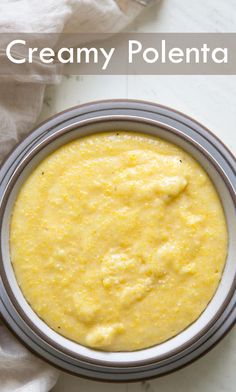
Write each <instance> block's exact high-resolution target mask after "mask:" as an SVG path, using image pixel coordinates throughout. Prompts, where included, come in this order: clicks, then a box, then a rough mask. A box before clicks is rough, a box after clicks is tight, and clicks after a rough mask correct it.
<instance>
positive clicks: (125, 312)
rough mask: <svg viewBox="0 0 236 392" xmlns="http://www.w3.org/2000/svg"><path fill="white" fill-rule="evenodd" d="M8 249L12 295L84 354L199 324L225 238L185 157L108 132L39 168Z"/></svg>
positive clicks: (27, 186)
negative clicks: (17, 293)
mask: <svg viewBox="0 0 236 392" xmlns="http://www.w3.org/2000/svg"><path fill="white" fill-rule="evenodd" d="M10 248H11V257H12V262H13V266H14V269H15V273H16V277H17V280H18V282H19V285H20V287H21V289H22V292H23V294H24V295H25V297H26V299H27V301H28V302H29V303H30V305H31V306H32V308H33V309H34V310H35V312H36V313H37V314H38V315H39V316H40V317H41V318H42V319H43V320H44V321H45V322H46V323H47V324H48V325H49V326H50V327H52V328H53V329H54V330H56V331H57V332H59V333H60V334H62V335H64V336H66V337H67V338H69V339H72V340H74V341H76V342H79V343H81V344H83V345H86V346H90V347H94V348H97V349H101V350H108V351H120V350H124V351H131V350H136V349H141V348H144V347H149V346H152V345H155V344H158V343H160V342H163V341H165V340H166V339H169V338H171V337H172V336H174V335H176V334H178V333H179V332H180V331H182V330H183V329H185V328H186V327H187V326H189V325H190V324H191V323H192V322H193V321H194V320H196V319H197V318H198V317H199V315H200V314H201V312H202V311H203V310H204V309H205V308H206V306H207V304H208V302H209V301H210V300H211V298H212V296H213V294H214V292H215V290H216V288H217V285H218V283H219V280H220V278H221V273H222V269H223V267H224V264H225V259H226V254H227V229H226V223H225V217H224V213H223V209H222V206H221V203H220V201H219V198H218V195H217V193H216V190H215V188H214V186H213V184H212V183H211V181H210V179H209V177H208V176H207V174H206V173H205V171H204V170H203V169H202V168H201V166H200V165H199V164H198V163H197V162H196V161H195V160H194V159H193V158H192V157H191V156H189V155H188V154H187V153H186V152H185V151H183V150H182V149H180V148H179V147H177V146H175V145H173V144H170V143H168V142H166V141H164V140H161V139H158V138H155V137H152V136H147V135H142V134H135V133H129V132H116V133H115V132H114V133H104V134H97V135H93V136H88V137H85V138H81V139H78V140H76V141H73V142H71V143H69V144H67V145H64V146H62V147H61V148H59V149H58V150H57V151H55V152H54V153H52V154H51V155H50V156H49V157H47V158H46V159H44V160H43V162H41V163H40V165H39V166H38V167H37V168H36V169H35V170H34V171H33V173H32V174H31V175H30V176H29V178H28V179H27V180H26V182H25V183H24V185H23V187H22V189H21V191H20V193H19V195H18V197H17V200H16V203H15V207H14V210H13V215H12V222H11V230H10Z"/></svg>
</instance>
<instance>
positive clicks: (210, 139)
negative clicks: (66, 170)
mask: <svg viewBox="0 0 236 392" xmlns="http://www.w3.org/2000/svg"><path fill="white" fill-rule="evenodd" d="M112 130H126V131H135V132H141V133H148V134H151V135H157V136H159V137H161V138H163V139H166V140H169V141H171V142H173V143H175V144H177V145H179V146H180V147H182V148H183V149H185V150H186V151H188V152H189V153H190V154H191V155H192V156H194V157H195V159H197V160H198V161H199V162H200V164H201V165H202V166H203V167H204V168H205V170H206V171H207V172H208V174H209V176H210V177H211V179H212V181H213V182H214V184H215V186H216V188H217V190H218V193H219V196H220V198H221V201H222V204H223V207H224V211H225V215H226V219H227V226H228V232H229V249H228V258H227V262H226V266H225V269H224V272H223V276H222V279H221V282H220V284H219V287H218V289H217V291H216V293H215V295H214V297H213V299H212V300H211V302H210V303H209V305H208V306H207V308H206V310H205V311H204V312H203V313H202V315H201V316H200V317H199V319H198V320H197V321H196V322H194V323H193V324H192V325H191V326H189V327H188V328H187V329H186V330H184V331H183V332H181V333H180V334H179V335H177V336H175V337H173V338H172V339H170V340H168V341H167V342H164V343H162V344H159V345H156V346H154V347H151V348H148V349H144V350H139V351H135V352H131V353H130V352H120V353H115V352H114V353H112V352H111V353H106V352H102V351H96V350H92V349H89V348H87V347H84V346H81V345H79V344H77V343H74V342H72V341H70V340H68V339H66V338H64V337H63V336H61V335H59V334H58V333H56V332H55V331H53V330H52V329H50V328H49V327H48V326H47V325H46V324H45V323H44V322H43V321H42V320H41V319H40V318H39V317H38V316H37V315H36V314H35V313H34V311H33V310H32V309H31V308H30V306H29V305H28V303H27V302H26V300H25V298H24V296H23V295H22V293H21V290H20V288H19V286H18V284H17V281H16V278H15V275H14V271H13V268H12V265H11V261H10V256H9V241H8V237H9V221H10V216H11V211H12V206H13V204H14V200H15V198H16V195H17V193H18V191H19V189H20V187H21V184H22V182H23V181H24V180H25V178H26V177H27V176H28V175H29V173H30V172H31V171H32V170H33V169H34V167H35V166H36V165H37V164H38V163H39V162H40V161H41V160H42V159H43V158H44V157H45V156H47V155H48V154H49V153H50V152H52V151H53V150H55V149H56V148H58V147H59V146H60V145H62V144H64V143H67V142H69V141H71V140H73V139H76V138H78V137H81V136H84V135H88V134H92V133H98V132H104V131H112ZM235 167H236V164H235V158H234V157H233V156H232V154H231V153H230V152H229V150H228V149H227V148H226V147H225V146H224V145H223V144H222V143H221V142H220V140H218V139H217V138H216V137H215V136H214V135H213V134H212V133H210V132H209V131H208V130H207V129H205V128H204V127H203V126H202V125H200V124H198V123H197V122H195V121H194V120H192V119H190V118H189V117H187V116H185V115H183V114H181V113H179V112H176V111H174V110H171V109H169V108H166V107H163V106H160V105H156V104H152V103H147V102H140V101H130V100H113V101H102V102H95V103H90V104H87V105H82V106H78V107H75V108H72V109H69V110H67V111H65V112H62V113H60V114H58V115H57V116H55V117H53V118H51V119H49V120H48V121H46V122H45V123H43V124H42V125H40V126H39V127H38V128H37V129H36V130H34V131H33V132H32V133H31V134H30V135H29V136H28V137H27V138H26V139H24V140H23V141H22V142H21V143H20V144H19V145H18V146H17V147H16V148H15V149H14V150H13V152H12V153H11V154H10V156H9V157H8V158H7V159H6V161H5V162H4V164H3V165H2V168H1V173H0V200H1V204H0V209H1V213H0V230H1V246H0V257H1V260H0V274H1V281H0V312H1V314H2V317H3V319H4V320H5V321H6V323H7V324H8V326H9V327H10V328H11V330H12V331H14V332H15V334H16V335H17V336H18V337H19V339H21V340H22V342H23V343H25V344H26V345H27V346H28V347H29V348H31V349H32V350H33V351H34V352H35V353H36V354H37V355H39V356H41V357H43V358H44V359H45V360H47V361H49V362H50V363H52V364H53V365H55V366H58V367H60V368H61V369H63V370H65V371H68V372H71V373H73V374H76V375H80V376H84V377H89V378H92V379H98V380H107V381H138V380H141V379H145V378H151V377H156V376H160V375H163V374H166V373H168V372H171V371H174V370H176V369H178V368H180V367H182V366H184V365H186V364H188V363H190V362H192V361H193V360H195V359H196V358H198V357H199V356H201V355H202V354H204V353H205V352H206V351H208V350H209V349H210V348H211V347H212V346H213V345H214V344H215V343H216V342H218V341H219V340H220V339H221V338H222V336H224V335H225V333H226V332H227V331H228V330H229V328H230V327H231V326H232V325H233V323H234V321H235V318H236V309H235V302H236V294H235V287H236V257H235V255H236V242H235V241H233V238H235V237H236V219H235V206H236V178H235Z"/></svg>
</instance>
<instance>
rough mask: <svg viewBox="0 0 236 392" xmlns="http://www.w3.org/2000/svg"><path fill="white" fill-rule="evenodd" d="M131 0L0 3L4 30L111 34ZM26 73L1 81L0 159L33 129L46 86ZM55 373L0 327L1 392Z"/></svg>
mask: <svg viewBox="0 0 236 392" xmlns="http://www.w3.org/2000/svg"><path fill="white" fill-rule="evenodd" d="M142 8H143V7H142V5H141V4H138V2H136V1H135V0H117V1H115V0H46V1H38V0H0V33H3V32H52V33H62V32H85V33H86V32H92V33H96V32H111V33H115V32H118V31H120V30H122V29H123V28H124V27H125V26H126V25H127V24H128V23H130V22H131V21H132V20H133V19H134V18H135V17H136V16H137V15H138V14H139V13H140V11H141V10H142ZM56 81H57V78H55V77H54V76H53V75H52V77H51V80H50V78H49V79H48V78H47V80H44V79H43V77H42V78H38V79H37V80H35V78H34V77H33V76H31V75H26V76H21V78H20V79H19V77H17V76H16V75H12V76H11V77H8V78H6V77H0V161H1V160H2V159H3V158H4V156H5V154H6V153H7V152H8V151H9V150H10V148H11V147H12V146H13V145H14V144H15V143H16V142H17V141H18V140H19V139H20V138H21V137H22V136H23V135H25V134H26V133H27V132H28V131H29V130H30V129H31V127H32V126H33V125H34V123H35V121H36V119H37V116H38V114H39V112H40V110H41V107H42V102H43V96H44V89H45V85H46V84H47V83H55V82H56ZM58 374H59V372H58V371H57V370H55V369H54V368H53V367H51V366H49V365H48V364H46V363H45V362H43V361H42V360H40V359H38V358H36V357H35V356H34V355H33V354H31V353H29V352H28V350H27V349H25V348H24V347H23V346H22V345H21V343H19V342H18V341H17V339H16V338H15V337H14V336H13V335H12V334H11V332H10V331H9V330H8V329H7V328H6V327H5V326H3V325H0V391H1V392H45V391H49V390H50V389H51V388H52V387H53V385H54V384H55V382H56V380H57V377H58Z"/></svg>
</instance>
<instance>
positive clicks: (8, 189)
mask: <svg viewBox="0 0 236 392" xmlns="http://www.w3.org/2000/svg"><path fill="white" fill-rule="evenodd" d="M118 101H119V102H120V101H121V100H118ZM124 101H126V100H124ZM100 102H101V101H99V102H98V103H100ZM102 102H105V101H102ZM106 102H110V103H111V100H109V101H106ZM133 102H137V101H133ZM142 103H143V101H142ZM145 103H146V102H145ZM152 105H153V104H152ZM84 106H87V105H84ZM79 107H80V106H79ZM165 108H166V107H165ZM171 110H172V109H171ZM68 111H71V109H68V110H67V112H68ZM178 113H180V112H178ZM180 114H181V115H182V113H180ZM57 116H58V115H57ZM57 116H54V117H57ZM184 116H185V115H184ZM114 120H119V121H125V122H127V121H131V122H133V121H135V122H141V123H143V124H145V123H147V124H151V125H155V126H157V127H159V128H162V129H165V130H168V131H170V132H172V133H175V134H177V135H178V136H179V137H180V131H179V130H178V129H176V128H174V127H171V126H170V125H167V124H165V123H162V122H160V121H157V120H153V119H147V118H145V117H140V116H138V115H137V116H135V115H132V116H128V115H113V116H109V118H108V117H106V116H99V117H96V116H95V117H93V118H90V119H87V120H78V122H74V123H73V124H71V125H68V126H65V127H62V128H60V129H59V130H57V131H55V133H53V134H51V135H49V136H48V137H46V139H44V140H42V141H39V143H38V144H37V145H36V146H34V147H33V148H32V150H30V151H29V152H27V154H26V157H23V159H22V160H21V161H20V163H19V164H18V166H17V168H16V169H15V170H14V173H13V174H12V177H11V179H10V180H9V182H8V184H7V185H6V187H5V189H4V194H3V198H2V208H1V211H0V230H1V231H2V224H3V216H4V212H5V207H6V205H7V202H8V197H9V196H10V194H11V191H12V189H13V188H14V185H15V183H16V181H17V178H18V176H19V175H20V174H21V173H23V171H24V169H25V167H26V166H27V165H28V163H29V162H30V161H31V159H33V158H34V157H35V156H36V155H37V154H38V153H39V152H40V151H42V150H43V149H44V147H45V146H47V145H48V144H50V143H51V142H53V141H55V140H56V139H57V138H59V137H60V136H62V135H64V134H65V133H68V132H71V131H73V130H75V129H78V128H80V127H84V126H85V125H90V124H92V123H97V122H104V121H106V122H109V121H114ZM49 121H50V120H47V121H46V122H45V124H47V123H48V122H49ZM36 129H38V127H37V128H36ZM95 133H96V132H93V134H95ZM137 133H141V132H138V131H137ZM83 136H86V134H85V135H79V136H78V138H80V137H83ZM213 136H214V137H215V135H214V134H213ZM182 138H183V139H185V140H187V142H188V143H190V144H192V145H194V147H195V148H196V149H197V150H200V152H201V153H202V154H203V155H204V156H205V157H206V158H207V159H208V160H210V161H211V164H212V166H213V167H214V169H215V170H216V171H217V172H218V173H219V175H220V176H221V178H222V179H223V181H224V183H225V184H226V187H227V189H228V191H229V192H230V195H231V197H232V200H233V203H234V206H235V207H236V193H235V192H234V190H233V189H232V187H231V182H230V181H229V179H228V177H227V175H226V174H225V173H224V170H223V169H222V168H221V166H220V164H218V162H217V161H216V160H215V159H214V158H213V157H212V156H211V154H210V153H207V152H206V150H205V149H204V148H203V146H201V145H200V144H199V143H198V142H196V141H195V140H194V139H192V138H191V137H190V136H189V135H186V134H183V133H182ZM218 140H219V139H218ZM219 141H220V140H219ZM220 143H221V144H222V142H221V141H220ZM20 144H21V143H20ZM214 147H215V148H216V146H214ZM226 148H227V147H226ZM230 154H231V153H230ZM231 155H232V154H231ZM232 156H233V155H232ZM224 158H225V157H224ZM233 158H234V156H233ZM225 159H226V158H225ZM228 164H229V165H230V166H231V164H230V162H228ZM231 168H232V166H231ZM232 169H233V168H232ZM0 252H1V254H0V257H3V255H2V249H1V250H0ZM0 276H2V278H3V283H4V287H5V289H6V291H7V294H8V296H9V298H10V300H11V302H12V304H13V306H14V308H15V310H16V311H17V313H18V314H19V315H20V317H21V318H23V320H24V321H25V322H26V324H27V325H28V326H29V327H30V328H31V329H32V330H33V331H34V332H36V334H37V335H39V336H40V338H42V339H43V340H44V341H45V342H46V343H47V344H49V345H50V346H52V347H54V348H56V349H57V350H58V349H59V350H60V351H63V353H66V354H68V355H70V356H72V357H73V358H77V359H80V360H81V359H82V360H85V361H86V362H89V363H95V364H99V365H108V364H109V362H108V361H102V360H96V359H92V360H91V358H90V357H87V356H84V355H83V354H79V353H78V354H77V353H74V352H72V351H71V350H69V349H68V348H66V347H64V346H61V345H59V344H55V341H54V340H52V339H50V338H49V337H48V336H47V335H46V334H44V333H43V332H42V331H41V330H40V329H39V328H37V327H36V326H35V324H33V323H32V322H31V320H30V319H29V318H28V316H27V314H25V312H23V310H22V308H21V306H20V304H19V303H18V301H17V299H16V298H15V296H14V293H13V292H12V289H11V286H10V284H9V282H8V279H7V276H6V272H5V269H4V266H3V263H0ZM235 289H236V274H235V276H234V281H233V283H232V285H231V287H230V290H229V292H228V294H227V297H226V298H225V301H224V303H223V304H222V305H221V306H220V308H219V309H218V311H217V312H216V314H215V316H214V317H213V318H212V319H211V320H210V321H209V322H208V323H207V325H206V326H205V327H204V328H203V329H201V330H200V331H199V333H198V334H196V335H195V336H194V337H193V338H191V339H189V340H188V341H186V342H185V343H184V344H182V345H180V346H178V347H177V348H175V349H173V350H170V351H169V352H168V355H165V354H163V355H159V356H158V357H156V358H154V357H153V358H152V359H151V360H150V361H148V360H147V359H145V360H143V361H142V360H138V361H137V360H134V361H133V362H131V361H130V362H129V363H127V362H124V365H123V366H125V367H133V366H136V365H142V363H143V364H145V365H147V364H150V363H154V362H156V361H158V362H159V361H163V360H167V359H169V358H172V357H173V356H175V355H176V354H179V353H180V351H181V352H183V351H184V350H186V349H188V348H189V347H190V346H192V344H193V343H196V342H197V341H198V340H199V339H200V338H201V337H202V336H204V334H205V333H206V332H207V331H208V330H209V329H210V328H211V327H212V326H213V325H214V323H215V322H216V321H217V320H218V319H219V318H220V316H221V315H222V313H223V311H224V310H225V309H226V308H227V306H228V304H229V302H230V301H231V299H232V297H233V294H234V292H235ZM22 314H23V317H22ZM45 324H46V323H45ZM142 350H145V348H144V349H141V350H138V351H142ZM96 351H97V350H96ZM116 366H119V367H121V366H122V362H119V363H118V364H117V365H116Z"/></svg>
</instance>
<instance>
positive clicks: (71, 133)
mask: <svg viewBox="0 0 236 392" xmlns="http://www.w3.org/2000/svg"><path fill="white" fill-rule="evenodd" d="M116 130H119V131H122V130H124V131H134V132H141V133H148V134H151V135H156V136H158V137H161V138H163V139H166V140H168V141H170V142H172V143H174V144H176V145H178V146H180V147H181V148H183V149H184V150H186V151H187V152H188V153H190V154H191V155H192V156H193V157H194V158H195V159H196V160H197V161H198V162H199V163H200V164H201V165H202V166H203V168H204V169H205V170H206V171H207V173H208V175H209V176H210V178H211V180H212V181H213V183H214V184H215V187H216V189H217V191H218V194H219V196H220V199H221V202H222V205H223V208H224V211H225V216H226V220H227V226H228V234H229V247H228V258H227V262H226V265H225V269H224V272H223V275H222V279H221V281H220V284H219V286H218V289H217V291H216V293H215V295H214V297H213V298H212V300H211V301H210V303H209V304H208V306H207V308H206V309H205V311H204V312H203V313H202V314H201V316H200V317H199V318H198V320H196V321H195V322H194V323H193V324H192V325H190V326H189V327H188V328H186V329H185V330H184V331H183V332H181V333H180V334H178V335H177V336H175V337H173V338H171V339H170V340H168V341H166V342H164V343H162V344H159V345H156V346H153V347H151V348H147V349H143V350H139V351H135V352H118V353H117V352H116V353H115V352H109V353H108V352H103V351H97V350H93V349H90V348H87V347H84V346H82V345H79V344H77V343H75V342H73V341H70V340H68V339H66V338H64V337H63V336H61V335H59V334H58V333H57V332H55V331H53V330H52V329H51V328H50V327H48V326H47V325H46V324H45V323H44V322H43V321H42V320H41V319H40V318H39V317H38V316H37V314H36V313H35V312H34V311H33V310H32V308H31V307H30V306H29V304H28V303H27V301H26V300H25V298H24V296H23V294H22V292H21V290H20V288H19V286H18V284H17V281H16V278H15V274H14V270H13V267H12V264H11V260H10V251H9V224H10V218H11V211H12V207H13V205H14V201H15V199H16V197H17V194H18V192H19V189H20V188H21V185H22V183H23V182H24V181H25V179H26V178H27V176H28V175H29V174H30V173H31V171H32V170H33V169H34V168H35V167H36V166H37V164H38V163H39V162H40V161H41V160H42V159H43V158H44V157H46V156H47V155H48V154H49V153H51V152H52V151H54V150H55V149H57V148H58V147H59V146H61V145H63V144H65V143H67V142H69V141H72V140H74V139H76V138H78V137H81V136H84V135H88V134H92V133H99V132H106V131H116ZM40 143H41V144H40ZM29 157H30V159H28V158H29ZM25 159H26V160H27V163H26V161H25V162H24V163H22V169H23V170H21V173H20V174H19V175H18V176H17V178H16V180H15V182H14V185H13V187H12V189H11V192H10V196H9V197H8V200H7V204H6V208H5V211H4V216H3V225H2V228H3V230H2V233H1V241H2V243H1V245H2V252H3V264H4V269H5V272H6V275H7V277H8V282H9V284H10V287H11V292H12V294H13V296H14V297H15V301H17V303H18V304H19V306H20V308H21V313H22V315H26V316H27V317H28V318H29V319H30V320H31V324H33V329H34V330H35V331H36V332H37V331H41V332H42V333H43V334H44V335H45V336H47V337H48V338H49V339H50V340H51V341H53V342H54V344H55V346H56V347H58V348H60V349H61V350H62V351H63V349H64V348H66V349H67V350H69V351H70V352H71V355H74V356H78V354H79V355H82V356H83V357H86V358H87V359H88V360H92V361H95V362H97V361H98V362H101V363H104V362H105V363H107V364H113V365H114V364H118V365H119V364H122V365H129V364H133V363H136V364H137V363H139V362H143V361H145V360H148V361H150V360H154V359H155V360H158V359H161V358H165V357H168V356H169V355H171V354H172V353H173V352H176V353H177V352H178V351H179V350H180V349H181V347H183V345H185V344H186V343H187V342H193V341H194V339H196V337H197V336H198V335H199V334H201V332H202V331H204V330H205V329H206V328H207V327H208V325H209V323H211V322H212V320H213V319H215V318H216V316H217V313H218V312H219V311H220V309H222V307H223V306H224V304H225V302H226V301H227V298H228V297H229V295H230V293H231V291H232V287H233V285H234V280H235V270H236V260H235V258H234V254H236V242H235V241H233V237H235V235H236V220H235V219H234V214H235V204H234V200H233V197H232V194H231V192H230V183H229V182H228V181H227V173H224V167H222V166H221V165H220V164H219V163H218V162H217V161H216V160H215V158H214V156H212V155H211V152H209V148H208V151H207V150H206V146H204V145H202V143H201V144H199V143H198V141H197V135H196V138H195V140H194V141H193V140H191V138H190V137H189V136H188V135H185V134H184V133H183V132H182V131H180V130H177V129H174V128H170V127H166V126H164V125H162V124H159V123H157V122H155V121H152V120H145V119H128V118H127V119H125V120H124V119H120V118H116V119H112V118H111V119H109V120H107V119H106V121H105V120H103V119H102V118H101V119H97V120H96V121H94V120H93V121H88V122H85V123H84V124H81V123H80V124H78V125H77V124H74V125H73V126H70V127H67V128H64V129H61V130H59V131H57V132H56V133H54V134H53V135H51V134H48V135H47V136H45V137H44V140H43V141H42V142H39V144H38V146H36V147H35V148H34V149H32V150H31V151H30V152H29V153H28V155H27V157H26V158H25Z"/></svg>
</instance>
